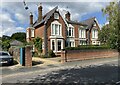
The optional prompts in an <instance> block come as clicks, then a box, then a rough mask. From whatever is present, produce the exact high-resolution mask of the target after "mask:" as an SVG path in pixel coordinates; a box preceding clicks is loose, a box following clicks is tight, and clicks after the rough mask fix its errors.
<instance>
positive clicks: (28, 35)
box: [26, 30, 29, 38]
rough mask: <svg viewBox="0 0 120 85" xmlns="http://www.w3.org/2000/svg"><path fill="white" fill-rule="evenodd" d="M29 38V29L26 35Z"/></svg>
mask: <svg viewBox="0 0 120 85" xmlns="http://www.w3.org/2000/svg"><path fill="white" fill-rule="evenodd" d="M26 37H27V38H29V30H27V35H26Z"/></svg>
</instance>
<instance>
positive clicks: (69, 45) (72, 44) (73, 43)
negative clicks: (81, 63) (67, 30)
mask: <svg viewBox="0 0 120 85" xmlns="http://www.w3.org/2000/svg"><path fill="white" fill-rule="evenodd" d="M67 43H68V47H75V42H74V41H73V40H72V41H71V40H70V41H67ZM70 43H71V44H70Z"/></svg>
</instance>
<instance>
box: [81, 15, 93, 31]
mask: <svg viewBox="0 0 120 85" xmlns="http://www.w3.org/2000/svg"><path fill="white" fill-rule="evenodd" d="M94 22H95V17H93V18H90V19H87V20H84V21H81V23H82V24H86V25H88V28H87V29H90V28H91V27H92V26H93V25H94Z"/></svg>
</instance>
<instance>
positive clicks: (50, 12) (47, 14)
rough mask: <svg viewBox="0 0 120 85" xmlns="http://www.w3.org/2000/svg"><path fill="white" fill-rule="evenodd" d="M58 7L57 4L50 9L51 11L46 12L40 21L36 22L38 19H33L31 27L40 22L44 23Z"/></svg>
mask: <svg viewBox="0 0 120 85" xmlns="http://www.w3.org/2000/svg"><path fill="white" fill-rule="evenodd" d="M57 9H58V6H56V7H55V8H54V9H52V10H51V11H49V12H48V13H46V14H45V15H44V16H43V19H42V20H41V22H38V20H36V21H35V23H34V24H33V27H36V26H38V25H40V24H42V23H45V22H47V21H48V19H49V18H50V17H51V16H52V14H53V13H54V12H55V11H56V10H57Z"/></svg>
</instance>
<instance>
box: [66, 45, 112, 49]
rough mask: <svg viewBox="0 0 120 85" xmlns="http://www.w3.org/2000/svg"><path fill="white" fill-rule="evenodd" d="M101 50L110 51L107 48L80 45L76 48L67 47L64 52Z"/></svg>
mask: <svg viewBox="0 0 120 85" xmlns="http://www.w3.org/2000/svg"><path fill="white" fill-rule="evenodd" d="M97 49H98V50H103V49H110V47H109V46H98V45H80V46H78V47H67V48H65V50H97Z"/></svg>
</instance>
